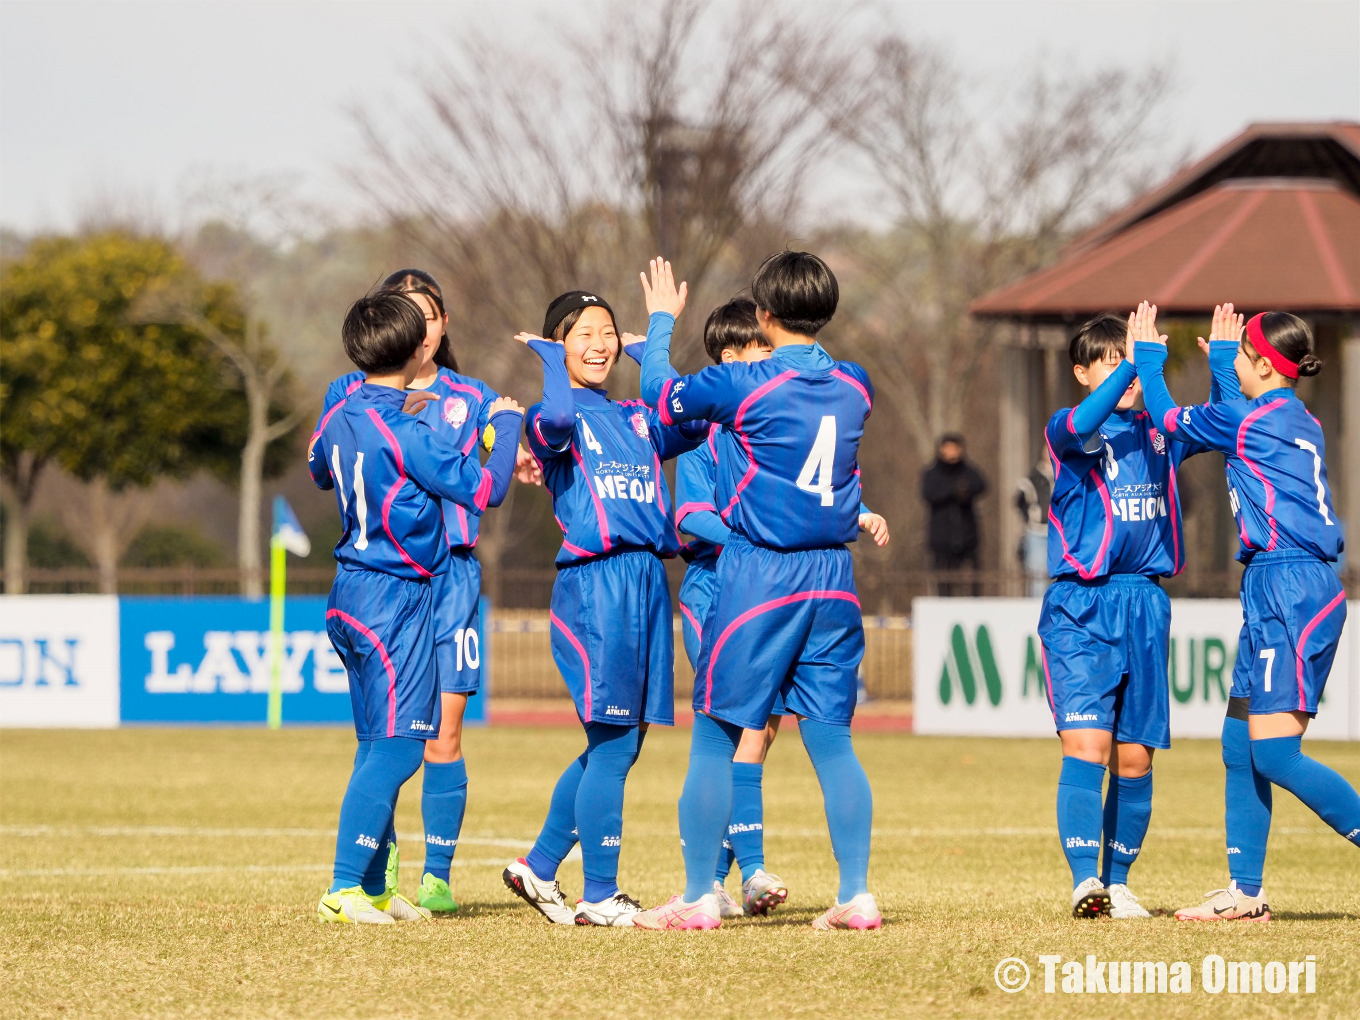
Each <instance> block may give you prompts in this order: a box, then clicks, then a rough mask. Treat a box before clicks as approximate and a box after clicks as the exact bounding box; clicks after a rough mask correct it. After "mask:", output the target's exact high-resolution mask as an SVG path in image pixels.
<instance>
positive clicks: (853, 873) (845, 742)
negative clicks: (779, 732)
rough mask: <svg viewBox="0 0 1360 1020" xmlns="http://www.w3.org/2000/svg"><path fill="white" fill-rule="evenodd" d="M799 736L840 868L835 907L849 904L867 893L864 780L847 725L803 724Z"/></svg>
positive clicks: (869, 819) (869, 794)
mask: <svg viewBox="0 0 1360 1020" xmlns="http://www.w3.org/2000/svg"><path fill="white" fill-rule="evenodd" d="M798 734H799V736H801V737H802V739H803V747H805V748H806V749H807V753H808V757H809V758H811V759H812V767H813V768H814V769H816V771H817V782H818V783H820V784H821V787H822V800H823V802H824V803H825V805H826V825H827V828H828V829H830V830H831V849H832V851H833V852H834V853H835V855H836V863H837V865H839V867H840V879H841V884H840V890H839V891H838V892H837V893H836V902H837V903H849V902H850V901H851V900H852V899H854V898H855V897H856V896H858V895H860V894H861V893H867V892H868V891H869V836H870V831H871V829H872V828H873V821H874V795H873V791H872V790H870V789H869V777H868V776H866V775H865V774H864V767H863V766H862V765H860V763H859V758H857V757H856V756H855V747H854V744H853V743H851V740H850V727H849V726H848V725H846V726H835V725H832V724H830V723H821V722H816V721H814V720H812V719H803V720H802V721H801V722H799V724H798ZM744 872H745V869H744V868H743V873H744Z"/></svg>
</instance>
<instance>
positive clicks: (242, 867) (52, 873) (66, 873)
mask: <svg viewBox="0 0 1360 1020" xmlns="http://www.w3.org/2000/svg"><path fill="white" fill-rule="evenodd" d="M424 864H425V862H424V861H402V862H401V866H402V867H403V868H406V867H411V868H419V867H422V866H423V865H424ZM453 867H455V868H503V867H505V859H504V858H502V857H497V858H495V859H494V860H492V859H487V860H475V861H470V860H459V859H458V858H454V860H453ZM330 870H331V866H330V864H329V863H317V864H208V865H195V866H190V867H172V866H166V867H150V868H0V878H49V877H59V876H60V877H79V878H92V877H96V876H101V875H216V874H222V873H235V874H261V873H297V872H318V873H321V874H330Z"/></svg>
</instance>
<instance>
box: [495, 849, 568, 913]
mask: <svg viewBox="0 0 1360 1020" xmlns="http://www.w3.org/2000/svg"><path fill="white" fill-rule="evenodd" d="M501 879H502V880H503V881H504V882H505V887H506V888H507V889H509V890H510V891H511V892H512V893H514V894H515V895H516V896H518V897H519V898H520V899H522V900H523V901H524V902H525V903H527V904H529V906H531V907H533V908H534V909H535V910H537V911H538V912H539V913H540V914H542V915H543V916H544V917H546V918H547V919H548V920H549V921H551V922H552V923H553V924H575V923H576V911H574V910H572V909H571V907H569V906H567V899H566V897H565V896H563V895H562V887H561V886H560V885H558V883H557V880H556V879H553V881H551V882H545V881H543V880H542V879H541V878H539V877H538V876H537V875H535V874H534V869H533V868H531V867H529V865H528V863H527V862H526V861H525V860H524V858H523V857H521V858H519V859H518V860H517V861H515V862H514V863H512V864H511V865H510V866H509V867H508V868H506V869H505V870H504V871H503V872H501Z"/></svg>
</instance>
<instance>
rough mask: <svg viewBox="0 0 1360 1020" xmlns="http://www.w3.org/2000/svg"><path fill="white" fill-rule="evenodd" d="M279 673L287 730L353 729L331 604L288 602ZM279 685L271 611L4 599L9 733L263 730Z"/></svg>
mask: <svg viewBox="0 0 1360 1020" xmlns="http://www.w3.org/2000/svg"><path fill="white" fill-rule="evenodd" d="M484 615H485V614H484ZM478 644H480V645H481V646H482V647H483V648H484V647H485V645H484V643H482V642H478ZM281 665H282V669H281V671H280V674H281V681H282V687H283V721H284V725H299V724H302V725H325V724H344V725H348V724H350V723H351V721H352V714H351V709H350V699H349V680H348V678H347V676H346V674H345V666H344V663H343V662H341V661H340V657H339V655H337V654H336V652H335V649H334V648H332V647H331V643H330V639H329V638H327V636H326V598H325V596H320V595H318V596H302V597H292V598H289V599H288V600H287V603H286V608H285V613H284V655H283V660H282V664H281ZM270 675H271V663H270V635H269V603H268V602H267V601H264V600H247V599H241V598H214V597H195V598H151V597H148V598H138V597H123V598H119V597H115V596H107V595H69V596H68V595H28V596H24V595H20V596H6V597H4V598H3V599H0V726H45V727H109V726H118V725H120V724H134V725H136V724H156V723H161V724H190V725H193V724H227V725H260V726H262V725H264V723H265V718H266V711H267V702H268V697H269V684H270ZM483 675H486V673H485V672H484V674H483ZM485 706H486V698H485V697H474V698H470V699H469V701H468V708H467V713H466V716H465V720H466V721H467V722H470V723H477V722H482V721H484V713H485Z"/></svg>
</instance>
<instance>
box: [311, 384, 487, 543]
mask: <svg viewBox="0 0 1360 1020" xmlns="http://www.w3.org/2000/svg"><path fill="white" fill-rule="evenodd" d="M363 381H364V374H363V373H362V372H349V373H346V374H345V375H342V376H341V377H340V378H338V379H336V380H335V381H334V382H332V383H331V384H330V386H328V387H327V388H326V400H325V404H324V406H323V408H322V412H321V413H322V415H324V414H325V413H326V412H327V411H329V410H330V409H331V408H332V407H334V406H335V405H336V403H338V402H339V401H341V400H343V399H344V398H345V396H346V395H347V394H349V393H352V392H354V391H355V390H356V389H358V388H359V387H360V386H361V385H362V384H363ZM424 389H427V390H429V391H430V392H431V393H434V394H436V395H437V396H438V399H436V400H431V401H430V402H429V403H427V404H426V405H425V406H424V407H422V408H421V409H420V412H419V414H417V415H416V417H418V418H419V419H420V420H421V421H423V422H425V424H427V425H429V426H430V428H432V429H434V430H435V433H436V434H437V435H439V436H440V438H442V439H444V440H445V441H447V442H449V443H452V444H453V445H454V446H456V447H457V448H458V449H459V450H460V451H461V452H462V453H464V454H470V453H472V451H473V450H475V449H476V448H477V439H478V437H479V436H481V435H482V433H483V432H484V431H485V429H486V422H487V418H488V416H489V414H490V411H491V405H492V404H493V403H494V402H495V400H496V398H497V397H498V396H499V394H498V393H496V392H495V391H494V390H493V389H491V387H490V386H488V385H487V384H486V383H484V382H482V381H481V380H480V379H474V378H472V377H471V376H467V375H459V374H458V373H457V372H452V371H450V370H449V369H447V368H441V369H440V370H439V375H438V376H437V377H436V378H435V381H434V382H433V383H431V384H430V385H429V386H426V387H424ZM319 427H320V426H319V425H318V428H319ZM480 525H481V514H478V513H475V512H473V511H470V510H468V509H466V508H465V507H463V506H461V505H460V504H458V503H455V502H453V501H452V500H449V501H445V503H444V528H445V532H446V534H447V536H448V542H449V547H450V548H453V549H458V548H460V547H461V548H467V549H471V548H473V547H474V546H475V545H476V544H477V531H478V528H479V527H480Z"/></svg>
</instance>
